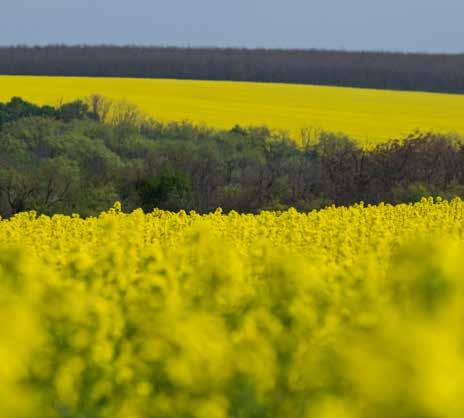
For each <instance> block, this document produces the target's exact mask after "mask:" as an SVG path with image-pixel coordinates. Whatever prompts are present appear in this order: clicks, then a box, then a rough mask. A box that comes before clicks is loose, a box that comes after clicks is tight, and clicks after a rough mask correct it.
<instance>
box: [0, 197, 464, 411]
mask: <svg viewBox="0 0 464 418" xmlns="http://www.w3.org/2000/svg"><path fill="white" fill-rule="evenodd" d="M463 238H464V202H463V201H461V200H459V199H456V200H453V201H451V202H447V201H433V200H432V199H428V200H425V199H424V200H422V201H421V202H419V203H416V204H410V205H398V206H390V205H380V206H368V207H365V206H364V205H362V204H361V205H356V206H353V207H349V208H345V207H340V208H335V207H330V208H327V209H325V210H321V211H314V212H310V213H298V212H297V211H295V210H289V211H286V212H263V213H261V214H259V215H241V214H238V213H234V212H231V213H229V214H227V215H225V214H222V213H221V211H220V210H218V211H216V212H215V213H212V214H208V215H199V214H196V213H189V214H187V213H185V212H180V213H170V212H163V211H157V210H156V211H154V212H152V213H150V214H144V213H143V212H142V211H135V212H133V213H130V214H124V213H122V212H121V210H120V206H119V205H115V207H114V208H113V209H111V210H109V211H107V212H105V213H102V214H101V215H100V216H99V217H98V218H88V219H81V218H80V217H79V216H77V215H76V216H72V217H68V216H53V217H47V216H37V215H36V214H35V213H22V214H19V215H17V216H15V217H14V218H12V219H9V220H2V221H0V321H1V327H0V416H1V417H7V418H19V417H22V418H30V417H34V418H35V417H43V418H49V417H50V418H51V417H72V418H77V417H79V418H81V417H85V418H90V417H92V418H94V417H103V418H106V417H108V418H109V417H111V418H151V417H160V418H161V417H162V418H174V417H175V418H226V417H230V418H238V417H240V418H264V417H272V418H274V417H275V418H293V417H295V418H296V417H305V418H311V417H317V418H320V417H322V418H324V417H327V418H328V417H330V418H337V417H339V418H364V417H375V418H378V417H380V418H383V417H385V418H387V417H388V418H391V417H394V416H401V417H411V418H412V417H450V418H451V417H453V418H454V417H456V418H458V417H459V418H460V417H461V416H462V411H464V397H463V396H462V395H463V393H462V392H463V388H464V348H463V341H464V328H463V327H462V318H463V315H464V282H463V281H462V278H463V277H464V263H463V262H462V257H463V255H464V244H463Z"/></svg>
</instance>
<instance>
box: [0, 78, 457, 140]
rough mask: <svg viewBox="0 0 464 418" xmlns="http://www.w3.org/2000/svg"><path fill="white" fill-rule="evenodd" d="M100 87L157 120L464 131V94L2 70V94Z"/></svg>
mask: <svg viewBox="0 0 464 418" xmlns="http://www.w3.org/2000/svg"><path fill="white" fill-rule="evenodd" d="M94 93H98V94H101V95H104V96H107V97H110V98H114V99H126V100H128V101H130V102H133V103H135V104H137V105H138V106H139V107H140V108H141V109H142V110H143V111H144V112H147V113H149V114H150V115H152V116H154V117H155V118H158V119H159V120H163V121H167V120H185V119H186V120H189V121H191V122H194V123H204V124H207V125H210V126H213V127H217V128H230V127H232V126H233V125H235V124H240V125H267V126H269V127H271V128H275V129H284V130H287V131H289V132H290V133H291V134H292V136H294V137H298V135H299V132H300V130H301V129H302V128H306V127H317V128H322V129H326V130H331V131H341V132H345V133H347V134H349V135H351V136H353V137H356V138H357V139H358V140H360V141H362V142H363V143H366V142H369V143H376V142H380V141H383V140H386V139H389V138H392V137H398V136H403V135H406V134H408V133H410V132H411V131H413V130H415V129H420V130H422V131H424V130H434V131H440V132H450V131H451V132H459V133H461V134H464V95H448V94H435V93H416V92H397V91H385V90H369V89H355V88H340V87H321V86H305V85H289V84H265V83H242V82H217V81H187V80H160V79H127V78H126V79H122V78H74V77H25V76H0V100H2V101H5V100H7V99H9V98H11V97H12V96H20V97H22V98H24V99H27V100H31V101H34V102H36V103H43V104H44V103H48V104H56V103H57V102H58V101H59V100H60V99H62V100H65V101H66V100H71V99H76V98H80V97H84V96H88V95H90V94H94Z"/></svg>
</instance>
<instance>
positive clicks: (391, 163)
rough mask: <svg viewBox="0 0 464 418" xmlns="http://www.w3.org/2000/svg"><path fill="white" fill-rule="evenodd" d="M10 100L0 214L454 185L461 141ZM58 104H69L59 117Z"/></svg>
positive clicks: (252, 205)
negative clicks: (356, 137)
mask: <svg viewBox="0 0 464 418" xmlns="http://www.w3.org/2000/svg"><path fill="white" fill-rule="evenodd" d="M12 108H15V109H22V110H23V111H22V112H17V113H16V117H13V116H11V115H12V114H13V113H14V112H12V111H10V112H9V113H8V112H4V114H9V115H10V116H9V120H8V121H7V122H5V123H3V124H2V125H0V214H1V216H3V217H8V216H11V215H14V214H15V213H18V212H21V211H25V210H32V209H34V210H37V211H38V212H40V213H47V214H53V213H68V214H71V213H80V214H82V215H84V216H86V215H95V214H97V213H98V212H100V211H101V210H105V209H107V208H108V207H110V206H112V204H113V203H114V202H115V201H116V200H119V201H121V202H122V204H123V208H124V209H125V210H132V209H134V208H137V207H142V208H143V209H144V210H146V211H150V210H152V209H153V208H155V207H157V208H162V209H168V210H180V209H185V210H196V211H198V212H208V211H213V210H215V209H216V208H217V207H222V208H223V209H224V210H225V211H229V210H233V209H234V210H237V211H240V212H258V211H260V210H263V209H276V210H280V209H286V208H288V207H295V208H297V209H299V210H311V209H313V208H320V207H324V206H327V205H330V204H337V205H349V204H352V203H354V202H359V201H364V202H366V203H379V202H391V203H398V202H408V201H415V200H418V199H420V198H421V197H422V196H426V195H441V196H443V197H452V196H455V195H460V196H464V143H463V141H462V140H461V138H459V137H453V136H449V135H448V136H447V135H437V134H419V133H417V134H413V135H411V136H410V137H408V138H405V139H403V140H401V141H400V140H392V141H390V142H388V143H385V144H383V145H379V146H378V147H376V148H375V149H372V150H364V149H362V148H360V147H359V146H358V145H357V144H356V142H355V141H353V140H351V139H350V138H348V137H346V136H344V135H341V134H333V133H329V132H317V131H313V132H308V134H307V135H306V136H305V141H304V143H303V144H302V145H297V144H295V142H294V141H292V140H291V139H289V138H288V137H286V136H285V135H284V134H278V133H273V132H270V131H269V130H268V129H266V128H243V127H239V126H237V127H235V128H234V129H232V130H230V131H218V130H213V129H209V128H206V127H198V126H192V125H190V124H188V123H170V124H161V123H158V122H156V121H153V120H147V119H144V118H143V116H141V115H140V114H138V113H137V112H136V110H135V108H134V107H133V106H131V105H122V104H114V103H111V102H109V101H108V100H105V99H104V98H101V97H93V98H91V99H89V100H88V101H87V102H80V101H79V102H74V103H70V104H65V105H63V106H61V107H59V108H51V109H50V108H38V107H37V106H34V105H32V104H30V103H26V102H24V101H22V100H21V99H18V98H16V99H13V101H12V102H10V103H8V104H4V105H2V106H0V115H2V111H1V109H10V110H11V109H12ZM25 109H29V110H30V114H28V113H27V112H26V111H25ZM37 109H42V110H43V112H44V113H42V114H40V115H37V112H38V111H37ZM44 109H45V110H44ZM63 109H74V110H76V109H78V111H74V112H68V113H66V115H67V116H66V117H60V115H62V114H63ZM109 115H111V117H110V116H109Z"/></svg>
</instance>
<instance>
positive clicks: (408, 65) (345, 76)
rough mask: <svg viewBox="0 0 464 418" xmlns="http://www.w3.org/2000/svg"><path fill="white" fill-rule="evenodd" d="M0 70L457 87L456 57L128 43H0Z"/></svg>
mask: <svg viewBox="0 0 464 418" xmlns="http://www.w3.org/2000/svg"><path fill="white" fill-rule="evenodd" d="M0 74H14V75H59V76H95V77H148V78H178V79H201V80H235V81H260V82H285V83H303V84H317V85H333V86H351V87H369V88H379V89H394V90H419V91H435V92H450V93H463V92H464V54H418V53H409V54H407V53H387V52H347V51H329V50H282V49H280V50H279V49H234V48H175V47H136V46H111V45H102V46H85V45H83V46H64V45H51V46H44V47H26V46H17V47H2V48H0Z"/></svg>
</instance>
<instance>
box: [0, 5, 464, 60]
mask: <svg viewBox="0 0 464 418" xmlns="http://www.w3.org/2000/svg"><path fill="white" fill-rule="evenodd" d="M0 28H1V29H0V45H3V46H4V45H17V44H27V45H43V44H49V43H53V44H56V43H65V44H102V43H105V44H108V43H111V44H124V45H125V44H135V45H176V46H235V47H249V48H254V47H266V48H273V47H277V48H304V49H306V48H324V49H346V50H393V51H420V52H464V42H463V41H462V40H463V39H464V0H389V1H385V0H0Z"/></svg>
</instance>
